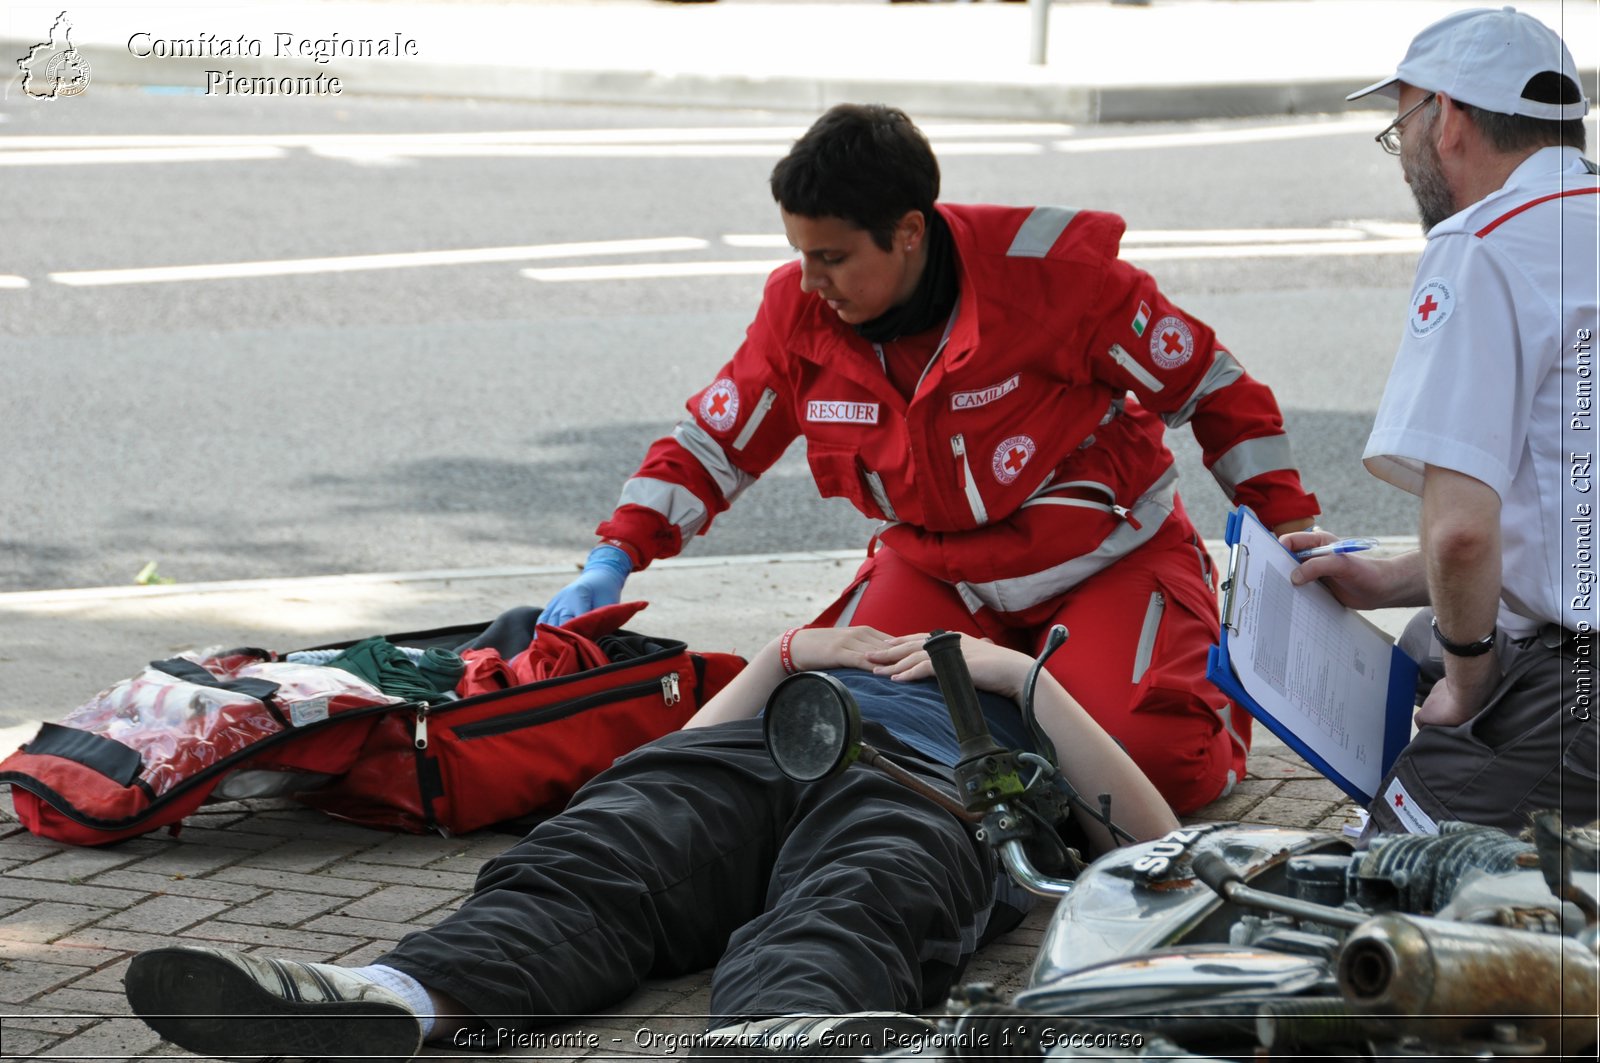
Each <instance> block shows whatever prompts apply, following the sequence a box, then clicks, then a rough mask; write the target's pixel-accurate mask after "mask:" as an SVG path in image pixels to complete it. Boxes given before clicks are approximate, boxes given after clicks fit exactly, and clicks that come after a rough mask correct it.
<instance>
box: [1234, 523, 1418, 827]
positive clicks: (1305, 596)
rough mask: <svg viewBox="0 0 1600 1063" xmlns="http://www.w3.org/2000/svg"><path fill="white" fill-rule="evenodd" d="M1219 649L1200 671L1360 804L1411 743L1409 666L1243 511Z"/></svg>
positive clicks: (1413, 671)
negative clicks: (1299, 574)
mask: <svg viewBox="0 0 1600 1063" xmlns="http://www.w3.org/2000/svg"><path fill="white" fill-rule="evenodd" d="M1227 541H1228V544H1229V555H1228V572H1227V578H1226V580H1225V581H1224V583H1223V601H1222V631H1221V638H1220V645H1219V646H1216V647H1213V648H1212V652H1211V661H1210V667H1209V668H1208V672H1207V674H1208V675H1209V676H1210V678H1211V680H1212V681H1213V682H1214V683H1216V684H1217V685H1218V686H1219V687H1221V688H1222V689H1223V690H1224V691H1225V692H1227V693H1229V694H1232V695H1233V696H1234V697H1235V698H1237V699H1238V700H1239V701H1240V703H1241V704H1243V705H1244V707H1245V708H1247V709H1249V710H1250V713H1251V715H1253V716H1255V717H1256V718H1257V719H1259V720H1261V721H1262V723H1264V724H1265V725H1266V726H1267V727H1268V728H1269V729H1270V730H1271V731H1272V732H1273V733H1274V734H1276V735H1278V737H1280V738H1282V739H1283V740H1284V741H1285V742H1286V743H1288V744H1289V745H1290V746H1291V747H1292V748H1294V749H1295V751H1296V752H1298V753H1300V754H1301V755H1302V756H1304V757H1305V758H1306V759H1307V760H1308V761H1310V762H1311V763H1312V764H1314V765H1315V766H1316V767H1317V768H1318V769H1320V770H1321V771H1322V772H1323V773H1324V774H1326V775H1327V776H1328V778H1329V779H1330V780H1332V781H1333V782H1334V783H1336V784H1338V785H1339V787H1340V788H1341V789H1343V790H1344V791H1345V792H1346V793H1348V794H1350V795H1351V796H1352V797H1355V798H1357V799H1359V800H1361V801H1363V802H1370V801H1371V800H1372V797H1373V795H1374V794H1376V793H1377V792H1378V786H1379V784H1380V783H1381V781H1382V779H1383V776H1384V774H1385V773H1386V772H1387V771H1388V770H1389V766H1390V765H1391V764H1392V763H1393V762H1394V758H1395V757H1396V756H1398V755H1399V752H1400V750H1401V748H1402V747H1404V746H1405V744H1406V742H1407V741H1408V740H1409V739H1410V737H1411V713H1412V705H1413V697H1414V692H1415V690H1416V679H1417V666H1416V664H1415V663H1414V662H1413V661H1412V660H1411V659H1410V658H1409V657H1407V656H1406V655H1405V654H1404V653H1402V652H1401V651H1400V650H1399V648H1398V647H1396V646H1395V645H1394V644H1393V641H1392V640H1391V639H1390V638H1389V636H1388V635H1386V634H1384V632H1383V631H1382V630H1380V629H1379V628H1378V627H1377V626H1376V625H1374V624H1373V623H1371V622H1370V621H1369V620H1367V619H1366V618H1365V617H1364V616H1362V615H1361V614H1360V613H1358V612H1356V611H1354V610H1351V609H1346V608H1345V607H1344V606H1342V605H1340V604H1339V602H1338V601H1337V600H1336V599H1335V598H1334V597H1333V595H1332V594H1331V593H1329V591H1328V589H1327V588H1326V587H1323V586H1322V585H1321V584H1318V583H1310V584H1307V585H1306V586H1303V587H1296V586H1295V585H1294V584H1292V583H1291V582H1290V581H1289V575H1290V573H1291V572H1293V571H1294V569H1295V567H1296V566H1297V565H1298V564H1299V562H1298V561H1296V560H1295V558H1294V555H1293V554H1291V553H1290V552H1289V551H1288V550H1286V549H1284V547H1283V545H1282V544H1281V543H1279V542H1278V537H1277V536H1276V535H1274V534H1272V532H1271V531H1270V530H1269V529H1268V528H1266V527H1265V526H1264V525H1262V523H1261V522H1260V521H1259V520H1258V519H1257V518H1256V516H1255V514H1253V513H1251V512H1250V511H1249V510H1248V509H1240V510H1236V511H1235V512H1234V513H1233V514H1231V515H1230V516H1229V518H1228V532H1227Z"/></svg>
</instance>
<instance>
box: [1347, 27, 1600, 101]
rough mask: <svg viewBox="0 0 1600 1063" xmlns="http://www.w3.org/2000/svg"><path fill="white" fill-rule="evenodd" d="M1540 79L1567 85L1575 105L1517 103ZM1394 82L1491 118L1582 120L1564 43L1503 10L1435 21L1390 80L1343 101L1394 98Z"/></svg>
mask: <svg viewBox="0 0 1600 1063" xmlns="http://www.w3.org/2000/svg"><path fill="white" fill-rule="evenodd" d="M1544 73H1556V74H1562V75H1564V76H1566V77H1567V78H1568V79H1570V80H1571V82H1572V86H1573V88H1574V89H1576V90H1577V93H1578V99H1577V100H1576V101H1575V102H1573V103H1545V102H1542V101H1539V100H1529V99H1524V98H1523V95H1522V93H1523V90H1524V89H1525V87H1526V86H1527V84H1528V82H1529V80H1530V79H1532V78H1533V77H1535V76H1536V75H1539V74H1544ZM1402 81H1403V82H1405V83H1406V84H1408V85H1415V86H1416V87H1417V88H1419V89H1425V90H1427V91H1428V92H1442V93H1444V94H1445V95H1446V96H1449V97H1450V98H1451V99H1452V100H1460V101H1461V102H1462V103H1467V104H1471V105H1472V106H1474V107H1481V108H1482V109H1483V110H1485V111H1494V112H1496V113H1498V114H1520V115H1525V116H1527V117H1529V118H1542V119H1545V120H1547V121H1558V122H1564V121H1568V120H1570V119H1573V118H1582V117H1583V116H1584V115H1586V114H1588V113H1589V101H1588V100H1587V99H1585V98H1584V95H1583V82H1582V81H1580V80H1579V79H1578V67H1577V64H1575V63H1574V62H1573V61H1572V53H1571V52H1570V51H1568V50H1567V46H1566V44H1565V42H1563V41H1562V40H1561V37H1560V36H1559V35H1558V34H1557V33H1556V32H1555V31H1554V30H1552V29H1550V27H1548V26H1546V25H1545V24H1544V23H1543V22H1540V21H1539V20H1538V19H1536V18H1534V17H1533V16H1532V15H1525V14H1523V13H1522V12H1520V11H1518V10H1516V9H1515V8H1511V7H1503V8H1501V9H1500V10H1498V11H1496V10H1494V9H1492V8H1486V7H1485V8H1476V9H1474V10H1471V11H1458V12H1457V13H1456V14H1454V15H1450V16H1448V17H1447V18H1442V19H1440V20H1439V21H1438V22H1435V23H1434V24H1433V25H1431V26H1429V27H1428V28H1427V29H1425V30H1423V31H1422V32H1421V33H1418V34H1417V35H1416V37H1414V38H1413V39H1412V41H1411V47H1410V48H1408V49H1406V57H1405V58H1404V59H1402V60H1400V68H1399V69H1398V70H1396V71H1395V72H1394V76H1393V77H1389V78H1384V79H1383V80H1382V81H1379V82H1377V83H1376V84H1373V85H1368V86H1367V87H1366V88H1364V89H1362V90H1361V91H1360V92H1352V93H1351V94H1350V95H1348V96H1346V97H1345V99H1347V100H1359V99H1360V98H1361V97H1363V96H1367V95H1370V94H1372V93H1374V92H1377V93H1381V94H1382V95H1384V96H1387V97H1389V98H1390V99H1398V98H1399V97H1400V82H1402Z"/></svg>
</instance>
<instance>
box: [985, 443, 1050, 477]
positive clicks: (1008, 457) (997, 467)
mask: <svg viewBox="0 0 1600 1063" xmlns="http://www.w3.org/2000/svg"><path fill="white" fill-rule="evenodd" d="M1038 449H1039V448H1038V447H1037V446H1036V445H1035V444H1034V442H1033V440H1032V439H1029V438H1028V437H1027V436H1012V437H1011V438H1010V439H1007V440H1005V441H1004V442H1002V443H1001V444H1000V445H999V446H998V447H995V448H994V460H993V461H992V462H991V463H990V464H991V467H992V468H993V469H994V478H995V479H996V480H999V481H1000V482H1001V483H1003V484H1008V483H1011V482H1012V481H1013V480H1015V479H1016V478H1017V477H1018V476H1020V475H1022V469H1023V467H1024V466H1025V465H1027V464H1028V461H1029V460H1030V459H1031V458H1032V457H1033V453H1034V451H1036V450H1038Z"/></svg>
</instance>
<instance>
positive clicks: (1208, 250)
mask: <svg viewBox="0 0 1600 1063" xmlns="http://www.w3.org/2000/svg"><path fill="white" fill-rule="evenodd" d="M1426 243H1427V241H1426V240H1424V239H1423V238H1422V237H1420V236H1419V237H1417V238H1415V239H1411V240H1358V241H1352V242H1350V243H1334V242H1322V243H1308V244H1225V245H1220V246H1219V245H1210V246H1198V247H1137V248H1132V249H1130V250H1129V251H1128V252H1127V253H1126V254H1125V255H1124V256H1123V257H1124V258H1126V259H1129V260H1130V261H1133V262H1171V261H1173V260H1174V259H1184V258H1325V257H1332V258H1353V257H1355V256H1358V255H1418V254H1421V253H1422V248H1423V246H1424V245H1425V244H1426Z"/></svg>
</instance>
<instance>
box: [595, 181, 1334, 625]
mask: <svg viewBox="0 0 1600 1063" xmlns="http://www.w3.org/2000/svg"><path fill="white" fill-rule="evenodd" d="M938 209H939V211H940V213H941V214H943V215H944V217H945V219H946V220H947V221H948V222H949V224H950V230H951V233H952V236H953V238H954V242H955V247H956V254H957V257H958V260H959V263H958V267H959V277H960V292H961V294H960V299H959V305H958V307H957V312H956V317H955V321H954V324H953V326H952V328H951V331H950V336H949V341H948V342H947V343H946V344H945V346H944V348H943V350H942V353H941V354H939V356H938V357H937V358H936V359H935V361H934V363H933V364H932V365H931V366H930V367H929V369H928V371H927V372H926V374H925V375H924V376H923V379H922V380H921V382H920V383H919V384H918V385H917V389H916V392H915V394H914V395H913V396H912V398H911V399H910V401H909V402H908V401H907V400H906V399H905V398H904V397H903V396H902V395H901V394H900V393H899V392H898V391H897V390H896V389H895V387H894V385H893V384H891V383H890V381H889V379H888V377H887V375H886V373H885V371H884V368H883V365H882V363H881V362H880V360H879V357H878V355H877V353H876V352H875V350H874V348H873V346H872V344H870V343H868V342H867V341H865V340H863V339H861V338H860V337H859V336H858V335H856V333H855V332H854V330H853V329H852V328H851V327H850V326H849V325H847V324H845V323H844V322H842V321H840V320H839V318H838V316H837V315H836V314H835V313H834V312H833V311H832V310H830V309H829V308H828V307H827V305H826V304H825V303H824V302H823V301H822V300H821V299H820V298H818V297H816V296H815V295H808V294H806V293H803V292H802V291H801V290H800V267H799V263H798V262H796V263H791V264H788V265H785V266H783V267H781V268H780V269H778V270H776V271H774V272H773V274H772V275H771V277H770V278H768V281H767V286H766V292H765V295H764V297H763V299H762V303H761V308H760V311H759V312H758V313H757V315H756V319H755V321H754V322H753V323H752V324H751V325H750V328H749V330H748V332H747V334H746V338H745V342H744V343H743V344H742V345H741V346H740V348H739V350H738V351H737V352H736V353H735V354H734V356H733V360H732V361H730V362H729V363H728V364H727V365H725V366H723V367H722V369H721V370H720V371H719V372H718V373H717V375H716V377H715V379H714V380H713V382H712V383H711V384H710V385H709V386H708V387H706V388H705V389H703V390H701V391H700V392H698V393H697V394H695V395H694V396H693V397H692V398H690V399H689V402H688V404H687V405H688V409H689V412H690V414H691V417H690V419H689V420H686V421H683V422H682V423H680V424H679V425H678V427H677V428H676V430H675V431H674V432H673V434H672V435H671V436H669V437H667V438H665V439H661V440H658V441H657V442H656V443H655V444H654V445H653V446H652V447H651V448H650V451H649V453H648V454H647V455H646V457H645V460H644V463H643V464H642V465H641V466H640V468H639V471H638V473H637V474H636V475H635V476H634V477H633V478H632V479H630V480H629V481H628V482H627V483H626V484H625V485H624V487H623V492H622V499H621V501H620V503H619V505H618V507H617V510H616V512H615V513H613V514H612V516H611V519H610V520H608V521H605V522H603V523H602V524H601V525H600V527H599V528H598V533H599V535H600V536H601V537H602V538H605V539H610V540H613V541H615V542H617V543H618V544H619V545H621V546H622V547H623V548H624V549H626V550H628V551H629V552H630V553H631V554H633V556H634V560H635V561H636V563H637V565H638V566H639V567H643V566H644V565H647V564H649V562H650V561H651V560H653V559H655V558H658V557H668V556H671V555H673V554H675V553H677V552H678V551H679V549H681V547H682V544H683V541H684V540H685V539H687V538H688V537H689V536H692V535H695V534H700V533H703V532H705V531H706V529H708V528H709V527H710V525H711V523H712V521H713V519H714V518H715V517H716V516H717V514H719V513H721V512H722V511H723V510H725V509H726V508H727V507H728V505H729V504H730V503H731V502H732V501H733V500H734V499H735V498H737V497H738V495H739V494H740V492H742V491H743V490H744V489H745V488H747V487H748V486H749V485H750V484H751V483H753V482H754V481H755V479H756V478H757V477H758V476H760V475H761V473H762V472H764V471H765V470H766V469H767V468H768V467H770V466H771V465H772V464H773V462H775V461H776V460H777V459H778V458H779V457H780V456H781V455H782V453H783V452H784V450H785V449H786V448H787V447H788V446H789V444H790V443H791V442H793V441H794V439H795V437H797V436H804V437H805V440H806V454H807V458H808V460H809V462H810V465H811V471H812V475H813V476H814V477H815V479H816V482H817V487H818V488H819V490H820V491H821V492H822V494H823V495H824V496H827V497H833V496H843V497H845V498H848V499H849V500H850V501H851V502H852V503H853V504H854V505H855V506H856V508H857V509H859V510H860V511H861V512H862V513H864V514H866V515H867V516H870V517H878V518H882V519H883V520H884V521H886V522H887V523H886V525H885V527H884V528H883V529H882V531H881V533H880V534H881V537H882V541H883V543H884V544H885V545H887V546H889V547H890V548H892V549H894V550H895V551H896V552H898V553H900V554H901V555H903V556H904V557H906V558H907V559H908V560H909V561H911V562H912V563H913V564H915V565H917V566H918V567H919V568H921V569H923V570H924V571H926V572H928V573H929V574H931V575H933V576H936V577H938V578H940V579H944V580H947V581H949V582H951V583H953V584H955V585H957V587H958V589H960V590H961V592H962V594H963V595H964V596H965V597H966V598H967V599H968V601H969V604H972V605H973V606H974V607H976V606H977V605H978V604H983V605H987V606H988V607H989V608H991V609H994V610H996V611H999V612H1017V611H1021V610H1023V609H1027V608H1029V607H1031V606H1033V605H1035V604H1037V603H1039V602H1042V601H1045V600H1048V599H1050V598H1053V597H1055V596H1056V595H1058V594H1060V593H1062V592H1063V591H1065V590H1068V589H1070V588H1071V587H1072V586H1074V585H1075V584H1077V583H1078V582H1080V581H1081V580H1083V579H1085V578H1087V577H1088V576H1090V575H1092V574H1094V573H1095V572H1098V571H1099V570H1101V569H1103V568H1105V567H1106V566H1107V565H1109V564H1111V563H1113V562H1115V561H1116V560H1117V559H1119V558H1121V557H1124V556H1126V555H1127V554H1128V553H1129V552H1131V551H1132V550H1135V549H1137V548H1138V547H1139V546H1141V545H1142V544H1143V543H1144V542H1146V541H1147V540H1148V539H1149V538H1151V537H1152V536H1153V535H1154V534H1155V532H1156V530H1157V528H1159V527H1160V526H1161V524H1162V522H1163V521H1165V520H1166V518H1167V517H1168V516H1169V515H1170V514H1171V512H1172V508H1173V504H1174V499H1173V488H1174V485H1175V482H1176V479H1177V473H1176V469H1175V468H1174V467H1173V461H1172V455H1171V453H1170V452H1169V451H1168V450H1167V448H1166V445H1165V443H1164V442H1163V440H1162V437H1163V434H1164V431H1165V427H1167V426H1177V425H1180V424H1188V425H1189V426H1190V428H1191V430H1192V431H1193V432H1194V434H1195V437H1196V439H1197V440H1198V441H1199V443H1200V445H1201V447H1202V448H1203V450H1204V452H1205V463H1206V467H1207V468H1208V469H1210V470H1211V472H1212V474H1213V476H1214V477H1215V478H1216V479H1217V481H1218V483H1219V484H1220V485H1221V487H1222V489H1223V490H1224V492H1226V493H1227V495H1228V496H1229V498H1230V499H1231V500H1232V501H1233V502H1235V503H1238V504H1246V505H1249V506H1251V507H1252V508H1253V509H1255V511H1256V513H1257V514H1258V515H1259V516H1260V517H1261V519H1262V520H1263V521H1265V522H1266V523H1267V524H1268V525H1273V524H1278V523H1282V522H1285V521H1290V520H1294V519H1297V518H1301V517H1309V516H1312V515H1314V514H1315V513H1316V512H1317V504H1316V499H1315V498H1314V497H1313V496H1312V495H1309V494H1307V493H1306V492H1305V491H1304V490H1302V488H1301V486H1300V477H1299V473H1298V472H1297V471H1296V470H1295V468H1294V464H1293V461H1292V458H1291V456H1290V453H1289V441H1288V437H1287V436H1286V435H1285V434H1284V431H1283V418H1282V415H1281V414H1280V413H1279V410H1278V405H1277V402H1276V400H1275V399H1274V398H1273V396H1272V393H1271V392H1270V391H1269V390H1268V389H1267V388H1266V387H1265V386H1264V385H1262V384H1260V383H1258V382H1257V381H1255V380H1254V379H1252V378H1251V377H1250V376H1248V375H1247V374H1246V373H1245V372H1244V370H1243V369H1242V368H1241V367H1240V365H1239V363H1238V362H1237V361H1235V360H1234V358H1233V356H1232V355H1230V354H1229V353H1228V352H1227V351H1226V350H1224V349H1222V348H1221V347H1219V346H1218V345H1217V343H1216V337H1215V336H1214V334H1213V333H1212V331H1211V329H1210V328H1208V327H1207V326H1206V325H1205V324H1204V323H1203V322H1201V321H1199V320H1197V319H1195V318H1193V317H1191V316H1190V315H1188V314H1185V313H1184V312H1183V311H1182V310H1180V309H1179V308H1177V307H1176V306H1174V305H1172V304H1171V303H1170V302H1168V301H1167V299H1166V298H1165V297H1164V296H1163V295H1162V294H1161V292H1160V291H1159V290H1158V289H1157V288H1156V285H1155V282H1154V281H1153V280H1152V279H1151V277H1150V276H1149V275H1148V274H1146V273H1144V272H1143V271H1141V270H1138V269H1135V268H1134V267H1133V266H1130V265H1129V264H1127V263H1126V262H1123V261H1121V260H1119V259H1118V258H1117V249H1118V244H1119V241H1120V240H1121V237H1122V232H1123V230H1124V228H1125V226H1124V223H1123V221H1122V219H1121V218H1119V217H1117V216H1116V215H1114V214H1107V213H1101V212H1095V211H1072V210H1068V209H1064V208H1058V207H1036V208H1032V209H1030V208H1027V207H1001V206H954V205H949V204H941V205H940V206H939V208H938ZM1163 422H1164V423H1163Z"/></svg>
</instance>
